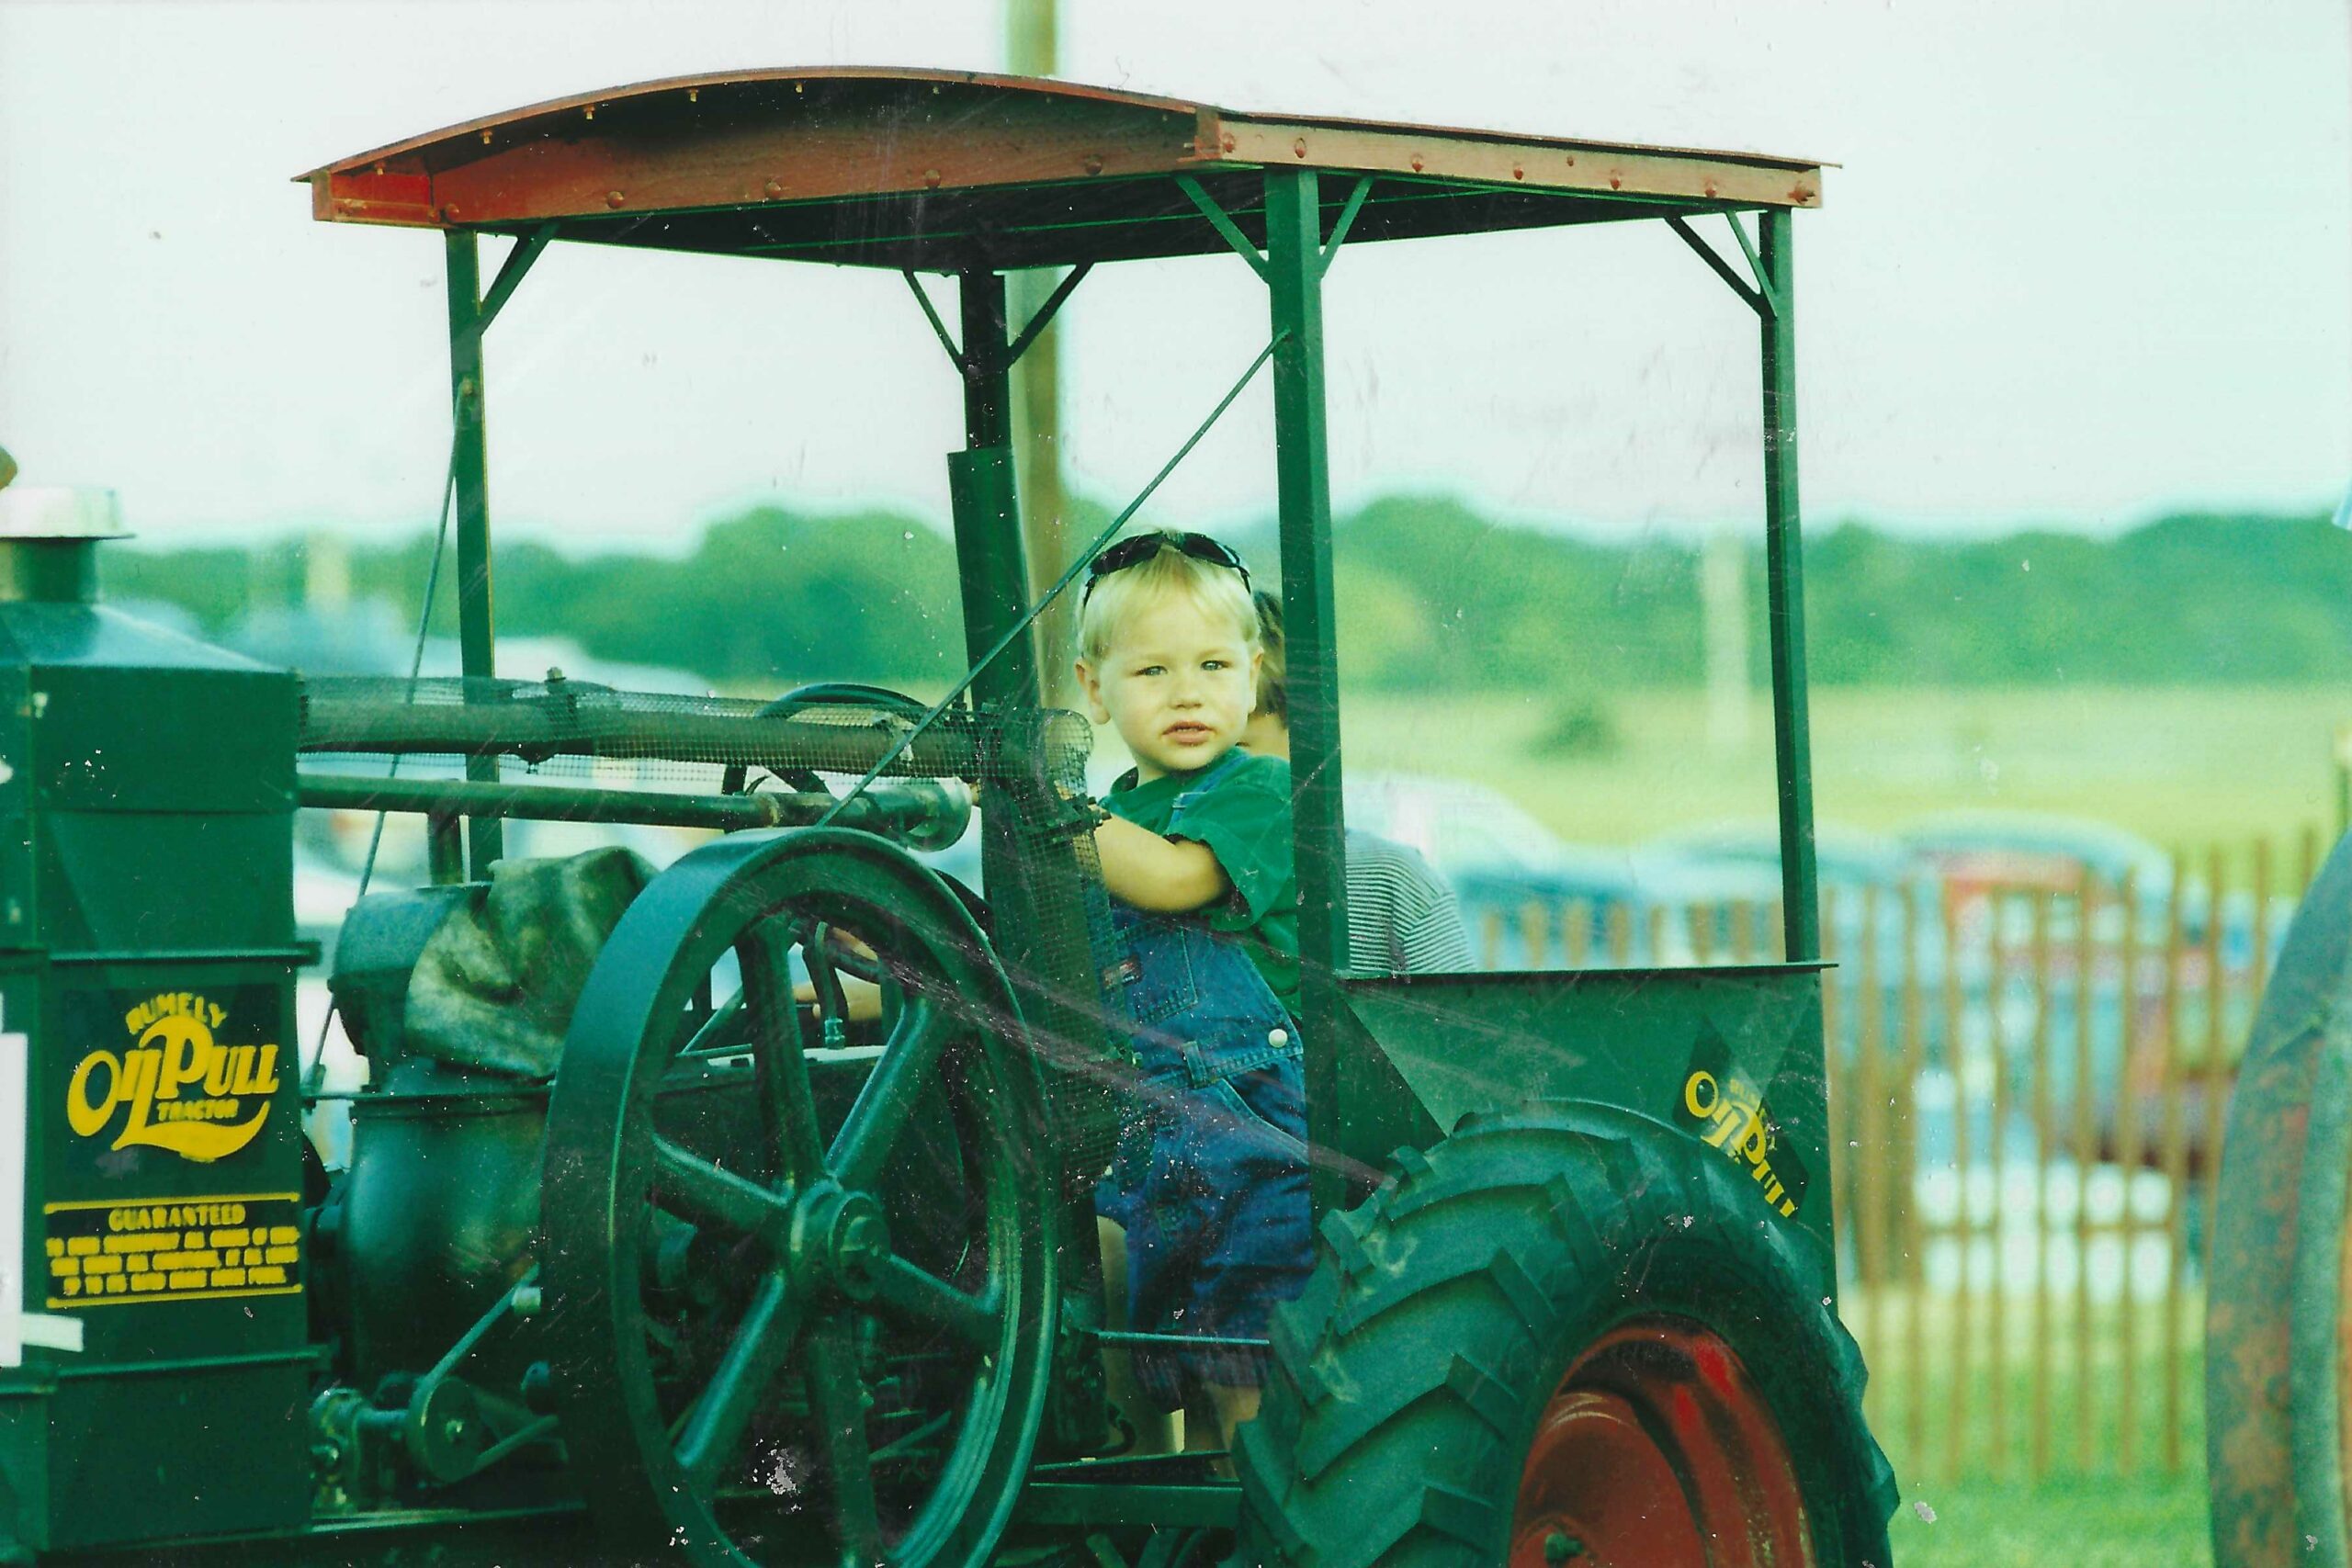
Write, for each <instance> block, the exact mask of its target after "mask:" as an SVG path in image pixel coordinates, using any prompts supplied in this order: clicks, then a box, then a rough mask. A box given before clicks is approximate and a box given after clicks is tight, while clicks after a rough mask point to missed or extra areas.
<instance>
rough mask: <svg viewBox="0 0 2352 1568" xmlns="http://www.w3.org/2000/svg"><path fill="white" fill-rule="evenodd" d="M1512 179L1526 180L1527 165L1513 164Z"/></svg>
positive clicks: (1511, 168) (1511, 169)
mask: <svg viewBox="0 0 2352 1568" xmlns="http://www.w3.org/2000/svg"><path fill="white" fill-rule="evenodd" d="M1510 177H1511V178H1512V179H1515V180H1523V179H1525V178H1526V177H1527V165H1526V164H1512V165H1511V166H1510Z"/></svg>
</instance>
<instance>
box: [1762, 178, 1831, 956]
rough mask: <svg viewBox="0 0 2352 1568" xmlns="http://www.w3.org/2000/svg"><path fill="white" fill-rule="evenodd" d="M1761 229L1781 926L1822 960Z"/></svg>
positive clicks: (1775, 301)
mask: <svg viewBox="0 0 2352 1568" xmlns="http://www.w3.org/2000/svg"><path fill="white" fill-rule="evenodd" d="M1762 218H1763V226H1764V255H1763V262H1764V283H1765V285H1766V290H1767V299H1768V304H1769V308H1768V309H1766V310H1763V311H1762V312H1761V314H1762V316H1763V325H1764V581H1765V592H1766V602H1767V604H1766V607H1767V616H1768V618H1769V619H1770V623H1771V627H1772V754H1773V761H1774V762H1775V764H1776V766H1777V768H1778V771H1779V773H1780V796H1781V801H1780V805H1781V930H1782V931H1783V933H1784V940H1785V942H1786V944H1787V953H1788V958H1789V962H1791V963H1792V964H1804V963H1809V962H1811V961H1813V960H1815V959H1817V958H1819V957H1820V956H1821V907H1820V900H1819V897H1818V892H1817V886H1816V880H1815V870H1814V850H1813V742H1812V739H1811V731H1810V729H1809V728H1808V726H1807V722H1806V718H1805V693H1804V535H1803V532H1802V530H1801V529H1800V527H1799V525H1798V522H1797V322H1796V288H1795V273H1794V270H1793V261H1792V257H1791V255H1790V254H1789V251H1790V246H1789V232H1790V227H1791V224H1790V218H1791V214H1790V213H1789V211H1788V210H1787V209H1783V208H1768V209H1766V210H1765V211H1764V213H1763V214H1762Z"/></svg>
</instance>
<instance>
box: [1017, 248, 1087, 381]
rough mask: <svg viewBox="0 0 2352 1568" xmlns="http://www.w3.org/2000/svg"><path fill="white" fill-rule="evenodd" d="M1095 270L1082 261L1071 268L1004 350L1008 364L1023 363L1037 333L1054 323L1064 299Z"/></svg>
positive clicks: (1035, 339)
mask: <svg viewBox="0 0 2352 1568" xmlns="http://www.w3.org/2000/svg"><path fill="white" fill-rule="evenodd" d="M1093 270H1094V264H1093V263H1092V262H1080V264H1079V265H1077V266H1076V267H1074V268H1072V269H1071V271H1070V275H1069V276H1068V277H1065V278H1063V279H1062V280H1061V282H1060V283H1059V284H1057V286H1056V287H1055V288H1054V291H1053V292H1052V293H1051V294H1048V295H1046V302H1045V303H1044V304H1042V305H1040V306H1038V307H1037V313H1036V314H1035V315H1034V316H1032V317H1030V318H1029V324H1028V325H1027V326H1025V327H1023V328H1022V329H1021V335H1020V336H1019V337H1017V338H1014V339H1013V340H1012V346H1011V347H1009V348H1007V349H1006V350H1005V351H1004V362H1005V363H1006V364H1007V365H1018V364H1020V363H1021V356H1022V355H1024V354H1026V353H1028V352H1029V345H1030V344H1033V343H1035V342H1036V341H1037V334H1038V333H1042V332H1044V331H1045V330H1046V328H1047V327H1049V326H1051V325H1053V322H1054V317H1055V315H1056V313H1057V312H1058V311H1059V310H1061V308H1062V301H1063V300H1065V299H1069V297H1070V291H1071V290H1072V289H1074V288H1077V287H1078V286H1079V284H1080V282H1081V281H1082V280H1083V279H1084V278H1085V276H1086V275H1087V274H1088V273H1090V272H1092V271H1093Z"/></svg>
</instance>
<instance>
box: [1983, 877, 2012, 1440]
mask: <svg viewBox="0 0 2352 1568" xmlns="http://www.w3.org/2000/svg"><path fill="white" fill-rule="evenodd" d="M2001 904H2002V900H2001V898H2000V897H1999V895H1998V894H1997V893H1996V894H1994V895H1992V896H1990V897H1988V898H1987V900H1986V908H1987V909H1988V910H1989V912H1990V914H1991V916H1992V931H1991V933H1990V935H1989V937H1988V939H1987V940H1988V941H1989V942H1990V944H1991V947H1992V960H1993V963H1992V977H1991V979H1990V980H1989V981H1988V982H1987V987H1988V989H1989V990H1990V992H1991V993H1992V1005H1991V1006H1990V1007H1988V1008H1987V1009H1986V1010H1985V1013H1986V1017H1987V1021H1988V1022H1989V1024H1990V1026H1991V1027H1990V1031H1989V1035H1988V1042H1989V1043H1988V1048H1989V1049H1990V1051H1991V1053H1992V1058H1993V1128H1992V1133H1991V1138H1992V1144H1991V1146H1990V1147H1989V1148H1988V1149H1987V1150H1986V1151H1985V1155H1986V1157H1987V1159H1988V1160H1989V1161H1990V1162H1991V1164H1992V1167H1993V1293H1992V1295H1991V1297H1990V1298H1989V1299H1988V1300H1987V1302H1986V1304H1985V1311H1986V1315H1987V1316H1988V1317H1989V1318H1990V1319H1991V1321H1990V1322H1989V1323H1988V1324H1987V1325H1986V1329H1987V1333H1986V1342H1987V1345H1988V1352H1987V1353H1988V1355H1989V1357H1990V1362H1991V1364H1990V1366H1989V1367H1988V1368H1987V1372H1988V1376H1987V1378H1986V1380H1985V1382H1986V1385H1987V1393H1989V1394H1990V1395H1991V1400H1990V1403H1991V1405H1992V1410H1991V1416H1992V1438H1993V1451H1992V1454H1991V1461H1992V1472H1993V1473H1994V1474H1995V1475H1996V1476H2003V1477H2006V1476H2007V1474H2008V1473H2009V1461H2010V1453H2011V1450H2010V1444H2009V1119H2010V1116H2011V1115H2012V1114H2013V1109H2012V1105H2011V1100H2012V1098H2013V1097H2012V1094H2011V1090H2010V1079H2009V1066H2010V1064H2009V1024H2008V1000H2009V964H2010V962H2011V960H2012V959H2013V957H2014V956H2015V955H2014V954H2013V953H2011V952H2010V951H2009V947H2008V943H2007V941H2006V940H2005V939H2006V937H2007V930H2006V929H2005V928H2004V926H2003V924H2002V921H2001Z"/></svg>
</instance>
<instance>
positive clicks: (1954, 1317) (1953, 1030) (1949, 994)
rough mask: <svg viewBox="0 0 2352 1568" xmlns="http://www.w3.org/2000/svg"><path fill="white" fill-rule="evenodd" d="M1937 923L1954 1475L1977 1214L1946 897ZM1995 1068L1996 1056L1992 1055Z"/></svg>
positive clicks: (1947, 1466) (1948, 1440) (1949, 1460)
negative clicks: (1956, 1252) (1956, 1198)
mask: <svg viewBox="0 0 2352 1568" xmlns="http://www.w3.org/2000/svg"><path fill="white" fill-rule="evenodd" d="M1936 912H1937V917H1938V919H1937V923H1938V926H1939V930H1940V934H1941V938H1942V953H1943V975H1944V985H1943V1010H1944V1062H1945V1065H1946V1066H1948V1067H1949V1068H1950V1070H1951V1084H1952V1093H1951V1100H1952V1151H1951V1168H1952V1174H1953V1176H1954V1177H1955V1178H1956V1179H1957V1187H1958V1190H1959V1193H1960V1209H1959V1228H1960V1278H1959V1281H1958V1284H1959V1289H1958V1290H1957V1291H1956V1292H1954V1293H1953V1296H1952V1306H1951V1395H1950V1397H1949V1398H1947V1399H1946V1400H1945V1402H1944V1478H1945V1479H1946V1480H1948V1481H1949V1480H1957V1479H1958V1478H1959V1476H1960V1473H1961V1470H1962V1466H1963V1465H1964V1464H1965V1462H1966V1460H1967V1453H1966V1443H1967V1433H1968V1382H1969V1376H1968V1373H1969V1366H1968V1363H1969V1359H1970V1358H1969V1343H1968V1339H1969V1327H1970V1325H1969V1317H1970V1310H1971V1307H1972V1305H1973V1296H1974V1293H1975V1292H1974V1263H1975V1258H1974V1254H1975V1251H1976V1214H1975V1209H1974V1205H1973V1203H1972V1202H1971V1201H1970V1192H1969V1186H1968V1184H1969V1178H1970V1176H1971V1174H1972V1173H1971V1171H1970V1168H1969V1146H1968V1145H1969V1130H1968V1123H1969V1119H1970V1118H1969V1111H1970V1109H1971V1107H1970V1105H1969V1103H1968V1053H1967V1049H1966V1045H1965V1038H1966V1037H1965V1035H1964V1034H1963V1032H1962V1027H1963V1024H1964V1021H1965V1020H1966V1017H1967V999H1968V998H1967V996H1966V993H1965V992H1964V991H1963V990H1962V987H1961V979H1960V934H1959V932H1958V931H1957V930H1956V929H1955V923H1954V921H1953V919H1952V908H1951V903H1950V901H1949V900H1948V899H1945V898H1943V897H1938V898H1937V900H1936ZM1997 1070H1998V1058H1996V1071H1997Z"/></svg>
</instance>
